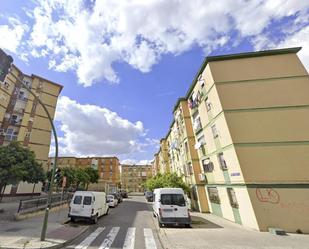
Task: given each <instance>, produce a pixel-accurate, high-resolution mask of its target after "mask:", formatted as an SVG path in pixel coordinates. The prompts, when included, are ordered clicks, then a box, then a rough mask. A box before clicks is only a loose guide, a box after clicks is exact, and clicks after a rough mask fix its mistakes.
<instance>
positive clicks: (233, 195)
mask: <svg viewBox="0 0 309 249" xmlns="http://www.w3.org/2000/svg"><path fill="white" fill-rule="evenodd" d="M226 191H227V194H228V196H229V200H230V204H231V206H232V207H234V208H238V203H237V199H236V193H235V191H234V189H232V188H227V189H226Z"/></svg>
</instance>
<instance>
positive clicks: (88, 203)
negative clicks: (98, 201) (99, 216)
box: [83, 196, 92, 205]
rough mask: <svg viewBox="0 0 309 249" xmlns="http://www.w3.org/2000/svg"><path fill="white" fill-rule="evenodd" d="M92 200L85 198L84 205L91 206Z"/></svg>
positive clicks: (89, 197) (88, 197)
mask: <svg viewBox="0 0 309 249" xmlns="http://www.w3.org/2000/svg"><path fill="white" fill-rule="evenodd" d="M91 200H92V198H91V196H85V197H84V201H83V204H84V205H91Z"/></svg>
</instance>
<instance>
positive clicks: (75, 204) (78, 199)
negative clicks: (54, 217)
mask: <svg viewBox="0 0 309 249" xmlns="http://www.w3.org/2000/svg"><path fill="white" fill-rule="evenodd" d="M82 202H83V196H82V195H74V198H73V200H72V202H71V206H70V208H71V209H70V215H72V216H82V215H81V213H82V210H83V204H82Z"/></svg>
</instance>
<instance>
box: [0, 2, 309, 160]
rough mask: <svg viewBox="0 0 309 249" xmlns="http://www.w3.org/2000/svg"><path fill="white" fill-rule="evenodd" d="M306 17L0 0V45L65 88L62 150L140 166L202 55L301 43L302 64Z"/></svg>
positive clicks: (282, 6) (305, 9)
mask: <svg viewBox="0 0 309 249" xmlns="http://www.w3.org/2000/svg"><path fill="white" fill-rule="evenodd" d="M308 23H309V3H308V2H307V3H306V1H280V0H270V1H266V0H264V1H263V0H252V1H241V0H233V1H232V0H230V1H228V0H222V1H206V0H192V1H184V0H180V1H178V0H170V1H165V0H164V1H163V0H149V1H143V0H128V1H93V0H67V1H64V0H63V1H60V0H47V1H35V0H32V1H21V0H15V1H9V0H2V1H1V13H0V47H1V48H2V49H4V50H5V51H6V52H7V53H9V54H11V55H12V56H13V57H14V63H15V64H16V65H17V66H18V67H19V68H20V69H22V70H23V71H24V72H26V73H28V74H31V73H33V74H37V75H41V76H42V77H45V78H47V79H49V80H51V81H54V82H57V83H59V84H61V85H63V86H64V88H63V91H62V93H61V97H60V98H59V101H58V106H57V113H56V124H57V130H58V133H59V137H60V144H61V147H60V153H61V154H62V155H70V156H88V155H89V156H91V155H98V156H104V155H116V156H118V157H119V158H120V159H121V160H122V161H123V162H132V163H133V162H136V163H138V162H147V161H148V160H151V159H152V158H153V154H154V153H155V152H157V150H158V141H159V140H160V138H162V137H164V136H165V135H166V133H167V131H168V128H169V125H170V122H171V120H172V109H173V106H174V104H175V102H176V100H177V98H179V97H181V96H183V95H185V93H186V91H187V89H188V87H189V86H190V84H191V82H192V79H193V77H194V75H195V74H196V72H197V71H198V69H199V67H200V65H201V63H202V61H203V59H204V57H205V56H207V55H218V54H229V53H237V52H244V51H255V50H262V49H270V48H283V47H292V46H302V47H303V49H302V50H301V52H300V53H299V56H300V58H301V59H302V61H303V63H304V65H305V66H306V67H307V68H308V65H309V48H308V40H309V25H308ZM52 149H53V148H52ZM52 153H53V151H51V154H52Z"/></svg>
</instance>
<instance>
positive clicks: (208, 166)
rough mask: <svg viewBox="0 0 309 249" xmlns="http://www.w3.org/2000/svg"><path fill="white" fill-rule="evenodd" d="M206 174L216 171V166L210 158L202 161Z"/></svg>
mask: <svg viewBox="0 0 309 249" xmlns="http://www.w3.org/2000/svg"><path fill="white" fill-rule="evenodd" d="M202 164H203V169H204V172H212V171H213V170H214V165H213V163H212V161H210V159H209V158H206V159H204V160H203V161H202Z"/></svg>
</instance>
